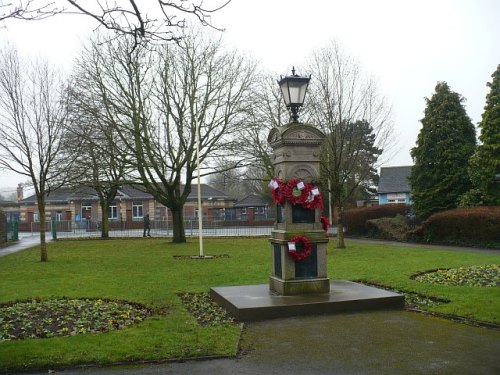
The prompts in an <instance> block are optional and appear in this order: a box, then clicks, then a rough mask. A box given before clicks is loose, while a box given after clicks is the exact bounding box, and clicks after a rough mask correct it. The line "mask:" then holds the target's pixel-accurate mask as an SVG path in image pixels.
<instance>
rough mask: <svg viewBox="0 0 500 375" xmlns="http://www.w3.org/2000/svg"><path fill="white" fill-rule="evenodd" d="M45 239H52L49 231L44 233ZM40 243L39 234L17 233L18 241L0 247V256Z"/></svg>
mask: <svg viewBox="0 0 500 375" xmlns="http://www.w3.org/2000/svg"><path fill="white" fill-rule="evenodd" d="M45 238H46V241H47V242H49V241H52V237H51V234H50V233H48V232H47V233H46V237H45ZM37 245H40V234H39V233H35V234H23V233H19V241H17V242H15V243H12V244H9V245H8V246H5V247H2V248H0V257H2V256H5V255H8V254H12V253H16V252H18V251H21V250H24V249H29V248H30V247H33V246H37Z"/></svg>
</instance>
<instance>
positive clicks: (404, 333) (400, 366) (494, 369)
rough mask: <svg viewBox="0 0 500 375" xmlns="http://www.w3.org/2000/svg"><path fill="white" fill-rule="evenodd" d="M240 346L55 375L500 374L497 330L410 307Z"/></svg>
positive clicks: (324, 319)
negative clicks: (224, 355) (206, 356)
mask: <svg viewBox="0 0 500 375" xmlns="http://www.w3.org/2000/svg"><path fill="white" fill-rule="evenodd" d="M242 348H243V354H241V355H240V356H239V357H238V358H234V359H213V360H203V361H199V360H198V361H197V360H192V361H186V362H177V363H164V364H150V365H142V366H127V367H107V368H84V369H73V370H66V371H58V372H57V373H61V374H64V375H96V374H109V375H118V374H124V375H125V374H126V375H132V374H138V375H152V374H190V375H198V374H200V375H201V374H203V375H206V374H217V375H225V374H228V375H229V374H230V375H235V374H252V375H257V374H294V375H306V374H307V375H311V374H313V375H314V374H346V375H350V374H455V375H456V374H500V331H499V330H494V329H486V328H478V327H472V326H468V325H465V324H460V323H454V322H451V321H447V320H444V319H439V318H433V317H429V316H425V315H422V314H418V313H413V312H407V311H393V310H391V311H375V312H364V313H349V314H347V313H346V314H338V315H322V316H314V317H296V318H287V319H275V320H268V321H264V322H254V323H248V324H246V328H245V330H244V333H243V339H242ZM43 373H45V374H46V373H47V372H43ZM32 374H34V373H32ZM38 374H42V372H40V373H38Z"/></svg>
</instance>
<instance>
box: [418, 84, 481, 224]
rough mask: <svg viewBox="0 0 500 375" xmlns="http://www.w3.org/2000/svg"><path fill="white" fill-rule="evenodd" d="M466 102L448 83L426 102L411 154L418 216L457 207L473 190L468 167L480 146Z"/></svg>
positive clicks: (438, 88) (437, 88)
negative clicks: (477, 142) (459, 201)
mask: <svg viewBox="0 0 500 375" xmlns="http://www.w3.org/2000/svg"><path fill="white" fill-rule="evenodd" d="M464 100H465V99H464V98H463V97H462V96H461V95H459V94H458V93H456V92H453V91H451V90H450V87H449V86H448V84H447V83H446V82H439V83H438V84H437V85H436V92H435V93H434V94H433V95H432V97H431V98H430V99H428V98H426V102H427V107H426V109H425V115H424V118H423V119H422V129H421V130H420V133H419V135H418V138H417V144H416V146H415V147H414V148H413V149H412V150H411V156H412V158H413V162H414V166H413V167H412V171H411V175H410V183H411V188H412V201H413V204H414V207H415V211H416V213H417V215H418V216H421V217H428V216H430V215H431V214H432V213H434V212H437V211H441V210H445V209H449V208H454V207H457V203H458V200H459V198H460V197H461V196H462V195H463V194H464V193H465V192H466V191H468V190H469V189H470V180H469V177H468V174H467V166H468V162H469V159H470V157H471V155H472V154H473V153H474V150H475V145H476V134H475V128H474V125H473V124H472V121H471V119H470V118H469V116H467V113H466V111H465V108H464V106H463V102H464Z"/></svg>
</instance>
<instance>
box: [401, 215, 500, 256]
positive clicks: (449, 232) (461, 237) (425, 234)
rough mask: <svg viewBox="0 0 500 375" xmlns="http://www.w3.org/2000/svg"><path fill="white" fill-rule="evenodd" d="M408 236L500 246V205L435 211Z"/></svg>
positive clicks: (420, 239)
mask: <svg viewBox="0 0 500 375" xmlns="http://www.w3.org/2000/svg"><path fill="white" fill-rule="evenodd" d="M408 240H410V241H421V242H433V243H444V244H451V245H467V246H484V247H494V248H500V207H499V206H495V207H469V208H457V209H453V210H446V211H441V212H438V213H435V214H434V215H432V216H431V217H429V218H428V219H427V220H426V221H424V222H423V223H422V225H421V226H420V227H419V228H417V229H415V230H413V231H410V232H409V233H408Z"/></svg>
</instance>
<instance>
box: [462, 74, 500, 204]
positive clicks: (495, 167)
mask: <svg viewBox="0 0 500 375" xmlns="http://www.w3.org/2000/svg"><path fill="white" fill-rule="evenodd" d="M491 77H492V78H493V80H492V81H491V83H490V82H488V83H487V84H486V85H487V86H488V87H490V92H489V93H488V94H487V95H486V106H485V107H484V112H483V117H482V121H481V122H480V123H479V128H480V129H481V135H480V136H479V140H480V141H481V144H480V145H479V146H478V147H477V150H476V152H475V154H474V155H473V156H472V157H471V159H470V165H469V177H470V180H471V184H472V189H471V190H469V191H468V192H467V193H466V194H464V196H463V197H462V199H461V201H460V204H461V205H462V206H483V205H484V206H499V205H500V181H498V179H499V178H500V65H498V66H497V69H496V71H495V72H494V73H493V74H492V76H491Z"/></svg>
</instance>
